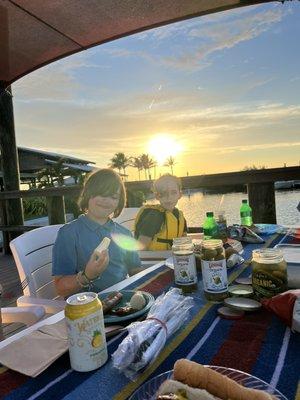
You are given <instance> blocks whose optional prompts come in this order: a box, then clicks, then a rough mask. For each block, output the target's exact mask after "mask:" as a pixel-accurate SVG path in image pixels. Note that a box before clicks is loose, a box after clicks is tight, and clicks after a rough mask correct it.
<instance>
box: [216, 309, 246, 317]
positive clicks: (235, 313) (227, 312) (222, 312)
mask: <svg viewBox="0 0 300 400" xmlns="http://www.w3.org/2000/svg"><path fill="white" fill-rule="evenodd" d="M218 314H219V316H220V317H221V318H224V319H241V318H243V316H244V315H245V312H244V311H242V310H234V309H233V308H229V307H225V306H223V307H220V308H218Z"/></svg>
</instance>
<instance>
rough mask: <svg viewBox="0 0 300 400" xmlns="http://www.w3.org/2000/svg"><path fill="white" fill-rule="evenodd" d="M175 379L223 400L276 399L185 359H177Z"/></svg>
mask: <svg viewBox="0 0 300 400" xmlns="http://www.w3.org/2000/svg"><path fill="white" fill-rule="evenodd" d="M174 380H176V381H179V382H182V383H184V384H186V385H188V386H190V387H192V388H198V389H204V390H206V391H207V392H208V393H210V394H211V395H213V396H216V398H217V399H221V400H229V399H230V400H275V397H274V396H272V395H270V394H269V393H267V392H264V391H262V390H257V389H250V388H246V387H244V386H242V385H240V384H239V383H237V382H235V381H234V380H232V379H230V378H228V377H227V376H225V375H222V374H221V373H219V372H217V371H214V370H213V369H211V368H208V367H204V366H203V365H201V364H197V363H195V362H193V361H189V360H185V359H181V360H178V361H176V363H175V365H174ZM175 399H176V398H175ZM179 399H180V398H179ZM183 399H184V398H183ZM187 399H190V398H189V397H187ZM191 399H194V398H192V397H191ZM199 399H201V397H199ZM204 399H206V398H205V397H204ZM180 400H181V399H180Z"/></svg>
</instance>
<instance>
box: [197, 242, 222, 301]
mask: <svg viewBox="0 0 300 400" xmlns="http://www.w3.org/2000/svg"><path fill="white" fill-rule="evenodd" d="M201 268H202V277H203V288H204V295H205V297H206V298H207V300H209V301H222V300H224V299H225V298H226V297H228V278H227V268H226V259H225V250H224V247H223V243H222V240H219V239H210V240H204V241H203V243H202V254H201Z"/></svg>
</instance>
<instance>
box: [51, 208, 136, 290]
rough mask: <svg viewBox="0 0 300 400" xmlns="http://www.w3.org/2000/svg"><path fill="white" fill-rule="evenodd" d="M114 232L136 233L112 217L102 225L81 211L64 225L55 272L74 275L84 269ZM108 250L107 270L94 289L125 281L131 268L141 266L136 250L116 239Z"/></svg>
mask: <svg viewBox="0 0 300 400" xmlns="http://www.w3.org/2000/svg"><path fill="white" fill-rule="evenodd" d="M113 234H122V235H126V236H130V237H132V234H131V232H130V231H129V230H128V229H126V228H124V227H123V226H121V225H119V224H118V223H116V222H114V221H112V220H111V219H110V220H108V221H107V222H106V223H105V224H104V225H100V224H98V223H97V222H95V221H92V220H91V219H90V218H88V217H87V216H86V215H80V216H79V218H78V219H76V220H74V221H72V222H70V223H68V224H66V225H64V226H63V227H62V228H61V229H60V230H59V232H58V235H57V239H56V242H55V244H54V247H53V264H52V275H74V274H77V272H79V271H82V270H83V269H84V267H85V266H86V264H87V262H88V261H89V259H90V257H91V255H92V253H93V251H94V250H95V248H96V247H97V246H98V245H99V243H100V242H101V241H102V239H103V238H104V237H109V238H111V236H112V235H113ZM108 253H109V264H108V266H107V268H106V270H105V271H104V272H103V274H101V276H100V277H99V278H98V279H97V280H96V281H94V282H93V287H92V288H91V290H93V291H95V292H100V291H101V290H103V289H105V288H107V287H109V286H112V285H114V284H115V283H118V282H120V281H122V280H123V279H125V278H127V277H128V274H129V272H130V270H131V269H135V268H138V267H140V266H141V262H140V259H139V256H138V253H137V252H136V251H128V250H124V249H122V248H121V247H119V246H118V245H117V244H116V243H115V242H114V241H113V240H112V241H111V242H110V245H109V248H108Z"/></svg>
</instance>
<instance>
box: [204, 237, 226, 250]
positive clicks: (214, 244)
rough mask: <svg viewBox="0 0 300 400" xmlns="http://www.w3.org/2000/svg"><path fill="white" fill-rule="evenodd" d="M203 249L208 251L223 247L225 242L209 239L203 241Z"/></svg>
mask: <svg viewBox="0 0 300 400" xmlns="http://www.w3.org/2000/svg"><path fill="white" fill-rule="evenodd" d="M202 247H204V248H206V249H214V248H216V247H223V242H222V240H220V239H207V240H203V242H202Z"/></svg>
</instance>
